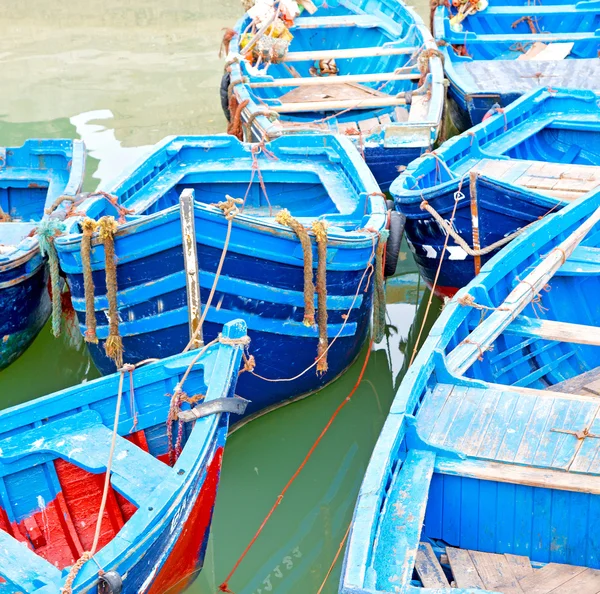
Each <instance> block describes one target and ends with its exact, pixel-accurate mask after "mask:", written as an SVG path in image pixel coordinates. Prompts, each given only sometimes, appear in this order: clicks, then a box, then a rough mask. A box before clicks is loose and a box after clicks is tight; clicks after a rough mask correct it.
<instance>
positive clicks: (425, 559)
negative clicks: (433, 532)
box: [415, 542, 450, 588]
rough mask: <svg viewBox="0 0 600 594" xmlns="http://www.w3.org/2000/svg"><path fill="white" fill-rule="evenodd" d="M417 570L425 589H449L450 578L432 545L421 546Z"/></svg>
mask: <svg viewBox="0 0 600 594" xmlns="http://www.w3.org/2000/svg"><path fill="white" fill-rule="evenodd" d="M415 569H416V571H417V574H418V575H419V579H420V580H421V582H422V584H423V586H424V587H425V588H449V587H450V584H449V583H448V578H446V574H445V573H444V570H443V569H442V566H441V565H440V562H439V561H438V558H437V557H436V556H435V553H434V552H433V549H432V548H431V545H430V544H429V543H426V542H422V543H420V544H419V550H418V551H417V560H416V563H415Z"/></svg>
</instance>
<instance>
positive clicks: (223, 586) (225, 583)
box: [219, 339, 373, 594]
mask: <svg viewBox="0 0 600 594" xmlns="http://www.w3.org/2000/svg"><path fill="white" fill-rule="evenodd" d="M372 348H373V340H372V339H371V340H370V341H369V350H368V351H367V356H366V357H365V360H364V362H363V365H362V368H361V370H360V374H359V375H358V379H357V380H356V383H355V384H354V387H353V388H352V390H351V391H350V394H348V396H346V398H344V400H342V402H340V404H339V406H338V407H337V408H336V409H335V411H334V412H333V414H332V415H331V417H330V418H329V421H327V425H325V427H324V428H323V430H322V431H321V433H320V434H319V437H317V439H316V440H315V442H314V443H313V445H312V446H311V448H310V450H308V453H307V454H306V456H305V457H304V460H302V463H301V464H300V466H298V469H297V470H296V472H294V474H293V475H292V477H291V478H290V480H289V481H288V482H287V483H286V485H285V487H283V489H282V491H281V493H280V494H279V495H278V496H277V499H276V500H275V503H274V504H273V506H272V507H271V509H270V510H269V513H268V514H267V515H266V517H265V519H264V520H263V521H262V524H261V525H260V526H259V527H258V530H257V531H256V533H255V534H254V536H253V537H252V539H251V540H250V542H249V543H248V545H247V546H246V548H245V549H244V551H243V552H242V554H241V555H240V556H239V558H238V560H237V561H236V562H235V565H234V566H233V568H232V569H231V571H230V572H229V573H228V574H227V577H226V578H225V580H224V581H223V583H222V584H221V585H220V586H219V591H220V592H228V593H229V594H234V592H233V591H232V590H230V589H229V580H230V579H231V578H232V576H233V574H234V573H235V572H236V571H237V569H238V567H239V566H240V564H241V563H242V561H243V560H244V558H245V557H246V555H247V554H248V552H249V551H250V549H251V548H252V546H253V545H254V543H255V542H256V540H257V539H258V537H259V536H260V533H261V532H262V531H263V529H264V527H265V526H266V525H267V522H268V521H269V519H270V518H271V516H272V515H273V512H274V511H275V510H276V509H277V507H279V504H280V503H281V502H282V501H283V497H284V495H285V494H286V493H287V491H288V489H289V488H290V487H291V486H292V483H293V482H294V481H295V480H296V479H297V478H298V475H299V474H300V473H301V472H302V469H303V468H304V467H305V466H306V463H307V462H308V460H309V459H310V457H311V456H312V455H313V453H314V452H315V450H316V449H317V446H318V445H319V443H321V440H322V439H323V437H325V434H326V433H327V431H329V428H330V427H331V425H332V424H333V421H334V420H335V418H336V417H337V416H338V414H339V413H340V411H341V410H342V409H343V408H344V406H346V404H348V402H350V400H351V399H352V396H354V393H355V392H356V390H357V389H358V386H360V384H361V382H362V379H363V376H364V375H365V371H366V369H367V364H368V363H369V358H370V357H371V349H372Z"/></svg>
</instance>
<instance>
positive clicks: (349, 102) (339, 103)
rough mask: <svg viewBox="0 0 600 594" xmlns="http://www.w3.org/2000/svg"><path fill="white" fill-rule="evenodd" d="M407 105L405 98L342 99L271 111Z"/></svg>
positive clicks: (281, 107) (310, 102)
mask: <svg viewBox="0 0 600 594" xmlns="http://www.w3.org/2000/svg"><path fill="white" fill-rule="evenodd" d="M395 105H407V102H406V99H405V98H404V97H395V96H390V97H389V98H388V97H373V98H372V99H371V98H365V99H341V100H336V101H302V102H298V103H285V104H283V105H271V106H269V109H271V110H272V111H276V112H277V113H300V112H303V111H338V110H341V109H370V108H372V107H393V106H395Z"/></svg>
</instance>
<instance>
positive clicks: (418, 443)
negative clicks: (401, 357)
mask: <svg viewBox="0 0 600 594" xmlns="http://www.w3.org/2000/svg"><path fill="white" fill-rule="evenodd" d="M599 220H600V192H598V191H596V192H595V193H593V194H591V195H590V196H589V197H587V198H585V197H584V198H580V199H578V200H577V201H574V202H573V203H572V204H570V205H569V206H567V207H565V208H564V209H563V210H562V211H560V212H558V213H553V214H552V215H550V216H549V217H548V218H547V219H546V220H544V221H541V222H538V223H537V224H536V225H534V226H532V227H531V228H530V229H528V230H527V231H526V232H524V233H523V234H522V235H521V236H520V237H518V238H517V239H515V240H514V241H513V242H512V243H511V244H510V245H509V246H508V247H506V248H505V249H504V250H503V251H502V253H500V254H498V255H497V256H496V257H495V258H494V259H492V260H491V261H490V262H488V263H487V264H486V265H485V266H484V268H483V269H482V272H481V274H480V275H479V276H478V277H477V278H476V279H475V280H474V281H473V282H472V283H471V284H469V286H468V287H466V288H465V289H463V290H462V291H461V292H459V294H458V295H457V296H456V297H454V298H453V299H452V300H451V301H450V302H449V303H448V304H447V305H446V307H445V309H444V311H443V313H442V316H441V317H440V319H439V320H438V322H437V323H436V325H435V326H434V328H433V329H432V331H431V334H430V336H429V338H428V339H427V341H426V343H425V344H424V346H423V348H422V349H421V351H420V353H419V355H418V356H417V358H416V360H415V364H414V365H413V366H412V367H411V368H410V370H409V371H408V373H407V375H406V377H405V379H404V381H403V382H402V385H401V386H400V388H399V390H398V393H397V395H396V398H395V400H394V403H393V405H392V408H391V411H390V415H389V417H388V419H387V421H386V424H385V426H384V429H383V431H382V433H381V436H380V438H379V440H378V443H377V446H376V448H375V451H374V453H373V456H372V458H371V462H370V464H369V468H368V470H367V473H366V475H365V479H364V482H363V486H362V488H361V492H360V495H359V499H358V502H357V506H356V511H355V516H354V519H353V524H352V529H351V532H350V537H349V544H348V549H347V555H346V560H345V564H344V569H343V573H342V581H341V588H340V591H341V592H343V593H345V594H349V593H352V594H359V593H361V592H365V593H366V592H373V591H377V592H406V593H409V592H410V593H415V594H416V592H418V591H420V590H421V589H424V588H437V589H436V592H446V591H447V592H448V594H450V592H457V591H458V592H465V593H466V592H470V591H472V590H471V589H477V590H478V591H492V592H501V593H507V594H513V593H523V594H528V593H529V594H531V593H533V592H536V593H538V594H547V593H550V592H554V593H556V594H557V593H558V592H582V593H586V592H598V591H600V571H598V570H599V569H600V562H599V560H598V557H597V555H596V546H595V532H594V527H595V524H596V517H597V515H598V513H599V512H600V497H599V495H600V467H599V465H598V464H599V462H598V460H599V459H600V458H599V454H600V449H599V448H600V441H599V440H598V436H599V435H600V426H599V423H600V400H598V394H600V384H599V381H600V349H599V347H600V338H599V337H600V332H599V331H598V324H599V323H600V311H599V310H598V308H597V307H596V305H595V303H596V300H595V299H594V297H593V295H594V294H595V293H596V291H597V289H598V286H597V285H598V278H600V277H599V276H598V272H599V271H600V223H599ZM584 254H585V256H586V262H587V266H585V267H584V266H581V265H578V263H580V262H582V260H583V255H584ZM467 353H468V354H467ZM465 355H466V356H465ZM451 583H452V584H453V585H452V587H451Z"/></svg>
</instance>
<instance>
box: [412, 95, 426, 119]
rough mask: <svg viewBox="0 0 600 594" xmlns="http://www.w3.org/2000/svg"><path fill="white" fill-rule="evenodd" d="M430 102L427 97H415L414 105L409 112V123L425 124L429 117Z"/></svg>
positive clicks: (413, 99)
mask: <svg viewBox="0 0 600 594" xmlns="http://www.w3.org/2000/svg"><path fill="white" fill-rule="evenodd" d="M429 104H430V100H429V98H428V97H427V95H413V98H412V103H411V104H410V109H409V111H408V121H409V122H423V121H426V120H427V119H428V116H429Z"/></svg>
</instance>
